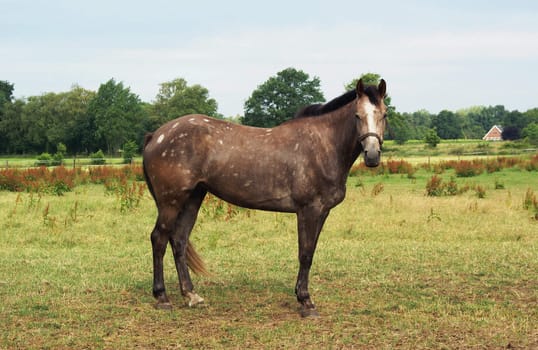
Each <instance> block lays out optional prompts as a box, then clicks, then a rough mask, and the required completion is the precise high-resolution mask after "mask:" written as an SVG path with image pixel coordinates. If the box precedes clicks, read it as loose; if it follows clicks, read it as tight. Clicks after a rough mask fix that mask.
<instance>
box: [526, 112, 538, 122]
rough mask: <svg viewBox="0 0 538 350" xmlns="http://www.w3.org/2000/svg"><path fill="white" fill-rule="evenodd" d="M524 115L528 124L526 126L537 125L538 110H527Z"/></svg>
mask: <svg viewBox="0 0 538 350" xmlns="http://www.w3.org/2000/svg"><path fill="white" fill-rule="evenodd" d="M524 114H525V117H526V118H527V121H528V122H529V124H528V125H530V124H531V123H538V108H532V109H529V110H528V111H526V112H525V113H524Z"/></svg>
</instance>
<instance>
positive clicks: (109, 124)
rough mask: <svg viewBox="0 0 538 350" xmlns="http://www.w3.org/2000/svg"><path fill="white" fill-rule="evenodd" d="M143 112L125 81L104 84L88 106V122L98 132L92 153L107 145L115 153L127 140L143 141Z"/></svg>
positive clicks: (137, 98) (138, 100)
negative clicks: (141, 139)
mask: <svg viewBox="0 0 538 350" xmlns="http://www.w3.org/2000/svg"><path fill="white" fill-rule="evenodd" d="M143 113H144V111H143V109H142V103H141V102H140V98H139V97H138V96H137V95H135V94H133V93H132V92H131V91H130V89H129V88H128V87H127V88H126V87H124V86H123V83H122V82H120V83H116V81H115V80H114V79H110V80H109V81H108V82H106V83H105V84H101V86H99V90H98V91H97V95H95V97H94V98H93V99H92V100H91V101H90V103H89V106H88V119H89V120H88V121H89V123H90V124H91V123H94V124H93V125H94V126H95V131H96V132H95V140H94V141H95V142H94V143H93V144H92V150H95V149H99V148H101V146H104V148H106V149H107V150H108V153H109V154H112V153H114V152H116V151H118V150H119V148H120V147H121V145H123V144H124V143H125V142H126V141H127V140H138V139H140V137H141V131H140V129H141V126H142V119H143V117H144V115H143Z"/></svg>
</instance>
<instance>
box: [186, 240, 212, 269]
mask: <svg viewBox="0 0 538 350" xmlns="http://www.w3.org/2000/svg"><path fill="white" fill-rule="evenodd" d="M187 266H189V268H190V269H191V270H192V272H194V273H195V274H197V275H203V276H210V275H211V274H210V273H209V272H208V271H207V269H206V267H205V263H204V261H203V260H202V258H201V257H200V255H198V253H197V252H196V250H195V249H194V246H193V245H192V243H191V241H188V242H187Z"/></svg>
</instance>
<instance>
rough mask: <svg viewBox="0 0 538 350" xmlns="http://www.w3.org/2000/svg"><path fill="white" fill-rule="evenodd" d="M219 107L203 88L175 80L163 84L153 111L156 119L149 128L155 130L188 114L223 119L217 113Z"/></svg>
mask: <svg viewBox="0 0 538 350" xmlns="http://www.w3.org/2000/svg"><path fill="white" fill-rule="evenodd" d="M217 107H218V105H217V101H216V100H215V99H213V98H209V90H207V89H206V88H204V87H203V86H201V85H198V84H196V85H192V86H188V85H187V81H186V80H185V79H182V78H178V79H174V80H172V81H168V82H165V83H162V84H161V87H160V89H159V93H158V94H157V97H156V100H155V103H154V104H153V109H152V111H151V113H152V115H153V116H154V117H153V118H152V122H151V124H152V125H149V128H150V130H153V129H155V128H157V127H159V126H160V125H162V124H164V123H166V122H167V121H169V120H172V119H175V118H178V117H181V116H183V115H187V114H206V115H209V116H212V117H217V118H222V116H221V115H219V114H218V113H217Z"/></svg>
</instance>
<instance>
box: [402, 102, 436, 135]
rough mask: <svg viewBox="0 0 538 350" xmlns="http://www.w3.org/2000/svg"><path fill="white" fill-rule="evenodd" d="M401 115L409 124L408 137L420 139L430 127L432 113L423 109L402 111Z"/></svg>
mask: <svg viewBox="0 0 538 350" xmlns="http://www.w3.org/2000/svg"><path fill="white" fill-rule="evenodd" d="M403 117H404V118H405V120H406V121H407V123H408V124H409V128H410V136H409V138H410V139H415V140H422V139H424V136H425V135H426V132H427V131H428V130H429V129H430V125H431V121H432V115H431V114H430V113H429V112H428V111H427V110H425V109H421V110H418V111H416V112H413V113H403Z"/></svg>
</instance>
